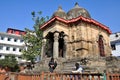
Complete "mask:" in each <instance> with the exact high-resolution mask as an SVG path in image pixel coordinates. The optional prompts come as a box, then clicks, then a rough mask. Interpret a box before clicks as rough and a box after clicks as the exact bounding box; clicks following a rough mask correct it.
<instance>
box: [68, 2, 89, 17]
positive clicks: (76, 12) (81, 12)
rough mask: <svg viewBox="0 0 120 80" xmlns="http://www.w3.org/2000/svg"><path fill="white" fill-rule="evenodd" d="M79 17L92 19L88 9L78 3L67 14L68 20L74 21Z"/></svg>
mask: <svg viewBox="0 0 120 80" xmlns="http://www.w3.org/2000/svg"><path fill="white" fill-rule="evenodd" d="M78 16H83V17H87V18H91V17H90V14H89V12H88V11H87V10H86V9H84V8H82V7H80V6H79V4H78V3H75V6H74V8H73V9H71V10H69V11H68V12H67V18H68V19H72V18H76V17H78Z"/></svg>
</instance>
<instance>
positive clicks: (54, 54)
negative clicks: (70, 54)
mask: <svg viewBox="0 0 120 80" xmlns="http://www.w3.org/2000/svg"><path fill="white" fill-rule="evenodd" d="M58 36H59V33H58V32H55V33H54V43H53V57H54V58H58V53H59V47H58V46H59V43H58Z"/></svg>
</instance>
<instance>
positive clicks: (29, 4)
mask: <svg viewBox="0 0 120 80" xmlns="http://www.w3.org/2000/svg"><path fill="white" fill-rule="evenodd" d="M76 2H78V3H79V6H80V7H83V8H85V9H87V10H88V11H89V13H90V15H91V17H92V18H93V19H95V20H96V21H98V22H100V23H102V24H104V25H106V26H108V27H109V28H110V30H111V31H112V32H113V33H115V32H120V0H0V32H6V30H7V28H15V29H20V30H24V28H29V29H33V24H34V21H33V20H32V15H31V12H32V11H35V12H39V11H42V16H52V14H53V13H54V12H55V11H56V10H57V9H58V6H62V9H63V10H64V11H65V12H68V11H69V10H70V9H72V8H73V7H74V4H75V3H76Z"/></svg>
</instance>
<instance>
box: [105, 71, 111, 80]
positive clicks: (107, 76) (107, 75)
mask: <svg viewBox="0 0 120 80" xmlns="http://www.w3.org/2000/svg"><path fill="white" fill-rule="evenodd" d="M106 78H107V80H110V76H109V73H108V72H106Z"/></svg>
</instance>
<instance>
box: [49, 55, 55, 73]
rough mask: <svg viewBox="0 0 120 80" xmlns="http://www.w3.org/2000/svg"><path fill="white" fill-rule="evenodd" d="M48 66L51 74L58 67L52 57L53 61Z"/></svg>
mask: <svg viewBox="0 0 120 80" xmlns="http://www.w3.org/2000/svg"><path fill="white" fill-rule="evenodd" d="M48 66H49V71H50V72H53V71H54V69H55V68H56V67H57V62H56V61H54V58H53V57H52V58H51V60H50V61H49V64H48Z"/></svg>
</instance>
